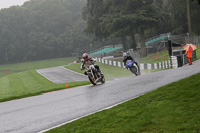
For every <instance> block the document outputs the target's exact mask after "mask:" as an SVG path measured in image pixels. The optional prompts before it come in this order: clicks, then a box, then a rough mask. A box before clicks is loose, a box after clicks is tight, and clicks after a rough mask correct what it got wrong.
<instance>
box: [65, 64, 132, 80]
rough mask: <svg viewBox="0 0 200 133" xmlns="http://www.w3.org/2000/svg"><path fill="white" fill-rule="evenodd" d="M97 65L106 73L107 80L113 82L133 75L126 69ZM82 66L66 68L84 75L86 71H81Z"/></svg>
mask: <svg viewBox="0 0 200 133" xmlns="http://www.w3.org/2000/svg"><path fill="white" fill-rule="evenodd" d="M95 64H97V65H99V66H100V69H101V70H102V72H103V73H104V75H105V79H106V80H112V79H113V78H119V77H126V76H130V75H133V74H132V73H131V72H130V71H129V70H127V69H124V68H120V67H115V66H110V65H106V64H103V63H99V62H96V63H95ZM80 66H81V64H80V63H77V64H72V65H68V66H65V67H66V68H67V69H70V70H73V71H75V72H78V73H82V74H83V73H84V71H81V70H80Z"/></svg>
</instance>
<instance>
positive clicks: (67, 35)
mask: <svg viewBox="0 0 200 133" xmlns="http://www.w3.org/2000/svg"><path fill="white" fill-rule="evenodd" d="M85 4H86V0H57V1H55V0H40V1H34V0H33V1H28V2H26V3H25V4H24V5H23V6H21V7H19V6H13V7H11V8H8V9H2V10H1V11H0V25H1V27H0V40H1V41H0V55H1V56H0V64H2V63H7V62H16V61H27V60H38V59H48V58H57V57H65V56H71V53H72V52H83V51H84V50H86V49H81V48H80V47H84V46H83V45H82V44H90V43H91V39H90V38H89V37H87V36H86V34H84V33H83V29H84V26H85V22H84V21H83V20H82V17H81V12H82V7H83V6H84V5H85ZM77 48H78V49H77ZM88 48H89V46H88Z"/></svg>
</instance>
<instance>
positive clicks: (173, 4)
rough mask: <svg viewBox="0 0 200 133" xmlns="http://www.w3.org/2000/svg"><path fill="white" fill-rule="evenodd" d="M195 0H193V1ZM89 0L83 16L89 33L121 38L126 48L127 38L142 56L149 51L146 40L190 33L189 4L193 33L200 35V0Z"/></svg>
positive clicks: (100, 37) (97, 35) (102, 36)
mask: <svg viewBox="0 0 200 133" xmlns="http://www.w3.org/2000/svg"><path fill="white" fill-rule="evenodd" d="M192 1H193V2H192ZM192 1H190V0H125V1H123V2H122V1H121V0H87V5H86V6H85V8H84V12H83V14H84V15H83V16H84V20H86V21H87V27H86V30H85V31H86V32H87V33H89V34H94V35H95V36H96V37H97V38H98V39H109V38H120V39H121V42H122V44H123V48H124V51H126V49H127V44H126V40H127V38H129V39H130V40H131V45H130V47H131V48H132V49H133V50H137V42H139V43H140V45H141V49H142V55H145V54H146V48H145V40H146V39H147V38H149V37H153V36H155V35H159V34H162V33H169V32H170V33H172V34H183V33H184V34H185V33H187V32H188V24H187V23H188V21H187V19H188V17H187V9H186V8H187V4H188V5H189V4H190V5H189V7H190V18H191V22H192V25H191V27H192V34H191V35H194V34H196V35H199V34H200V26H199V22H200V19H199V17H198V15H199V13H200V5H199V4H200V1H199V0H198V1H196V0H192Z"/></svg>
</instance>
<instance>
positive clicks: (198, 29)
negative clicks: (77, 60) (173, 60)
mask: <svg viewBox="0 0 200 133" xmlns="http://www.w3.org/2000/svg"><path fill="white" fill-rule="evenodd" d="M198 2H199V0H190V16H191V24H192V25H191V28H192V33H193V34H195V35H199V34H200V26H199V22H200V18H199V12H200V8H199V7H200V5H199V3H198ZM186 8H187V5H186V1H184V0H142V1H141V0H125V1H121V0H56V1H55V0H30V1H28V2H25V3H24V4H23V5H22V6H13V7H10V8H7V9H1V10H0V64H4V63H12V62H20V61H30V60H40V59H48V58H57V57H67V56H71V55H72V53H83V52H89V50H90V44H92V50H94V49H96V48H99V47H102V46H105V45H113V44H123V48H124V50H126V49H127V48H133V49H134V50H135V49H136V48H137V43H138V42H140V44H141V47H142V48H143V50H142V54H145V44H144V42H145V39H147V38H149V37H152V36H155V35H159V34H162V33H168V32H171V33H172V34H182V33H187V32H188V29H187V27H188V26H187V15H186V14H187V13H186V11H187V10H186Z"/></svg>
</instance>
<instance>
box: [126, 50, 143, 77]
mask: <svg viewBox="0 0 200 133" xmlns="http://www.w3.org/2000/svg"><path fill="white" fill-rule="evenodd" d="M127 60H131V61H133V63H135V64H136V65H137V67H138V72H139V75H140V67H139V65H138V63H137V62H136V61H135V60H134V58H133V57H132V56H130V54H129V52H124V53H123V62H124V66H126V62H127ZM127 69H128V68H127Z"/></svg>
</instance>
